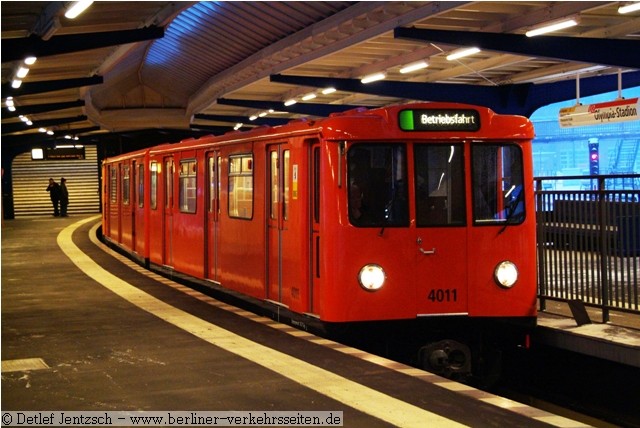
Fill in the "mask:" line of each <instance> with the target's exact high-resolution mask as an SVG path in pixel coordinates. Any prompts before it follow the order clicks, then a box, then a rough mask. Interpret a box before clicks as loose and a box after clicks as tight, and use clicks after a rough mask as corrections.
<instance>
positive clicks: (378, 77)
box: [360, 73, 387, 84]
mask: <svg viewBox="0 0 640 428" xmlns="http://www.w3.org/2000/svg"><path fill="white" fill-rule="evenodd" d="M386 77H387V75H386V74H385V73H374V74H370V75H368V76H364V77H363V78H362V79H361V80H360V82H361V83H363V84H367V83H371V82H377V81H378V80H383V79H386Z"/></svg>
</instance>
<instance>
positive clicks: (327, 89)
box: [322, 88, 336, 95]
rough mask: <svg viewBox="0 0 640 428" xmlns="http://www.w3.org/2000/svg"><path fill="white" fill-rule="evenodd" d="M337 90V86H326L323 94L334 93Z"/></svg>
mask: <svg viewBox="0 0 640 428" xmlns="http://www.w3.org/2000/svg"><path fill="white" fill-rule="evenodd" d="M335 91H336V88H324V89H323V90H322V95H329V94H333V93H334V92H335Z"/></svg>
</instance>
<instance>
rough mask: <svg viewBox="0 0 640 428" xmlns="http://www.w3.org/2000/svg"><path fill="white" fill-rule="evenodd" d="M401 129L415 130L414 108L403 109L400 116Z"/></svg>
mask: <svg viewBox="0 0 640 428" xmlns="http://www.w3.org/2000/svg"><path fill="white" fill-rule="evenodd" d="M398 122H399V125H400V129H402V130H403V131H413V130H414V129H415V127H414V125H413V110H402V111H401V112H400V115H399V117H398Z"/></svg>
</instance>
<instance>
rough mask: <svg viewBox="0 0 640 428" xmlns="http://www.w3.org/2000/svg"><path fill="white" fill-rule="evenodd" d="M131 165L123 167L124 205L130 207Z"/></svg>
mask: <svg viewBox="0 0 640 428" xmlns="http://www.w3.org/2000/svg"><path fill="white" fill-rule="evenodd" d="M129 174H130V173H129V165H124V166H123V167H122V204H123V205H129V199H130V193H131V187H130V186H129V185H130V175H129Z"/></svg>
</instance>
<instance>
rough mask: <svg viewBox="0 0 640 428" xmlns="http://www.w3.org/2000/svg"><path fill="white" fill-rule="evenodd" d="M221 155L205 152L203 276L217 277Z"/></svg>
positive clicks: (216, 152)
mask: <svg viewBox="0 0 640 428" xmlns="http://www.w3.org/2000/svg"><path fill="white" fill-rule="evenodd" d="M221 165H222V157H220V154H219V152H218V151H214V152H209V153H207V165H206V168H207V175H206V183H207V184H206V189H207V190H206V191H207V218H206V226H205V229H206V230H205V239H206V246H205V248H206V252H207V253H206V254H205V277H206V278H209V279H211V280H214V281H217V279H218V246H219V227H220V167H221Z"/></svg>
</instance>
